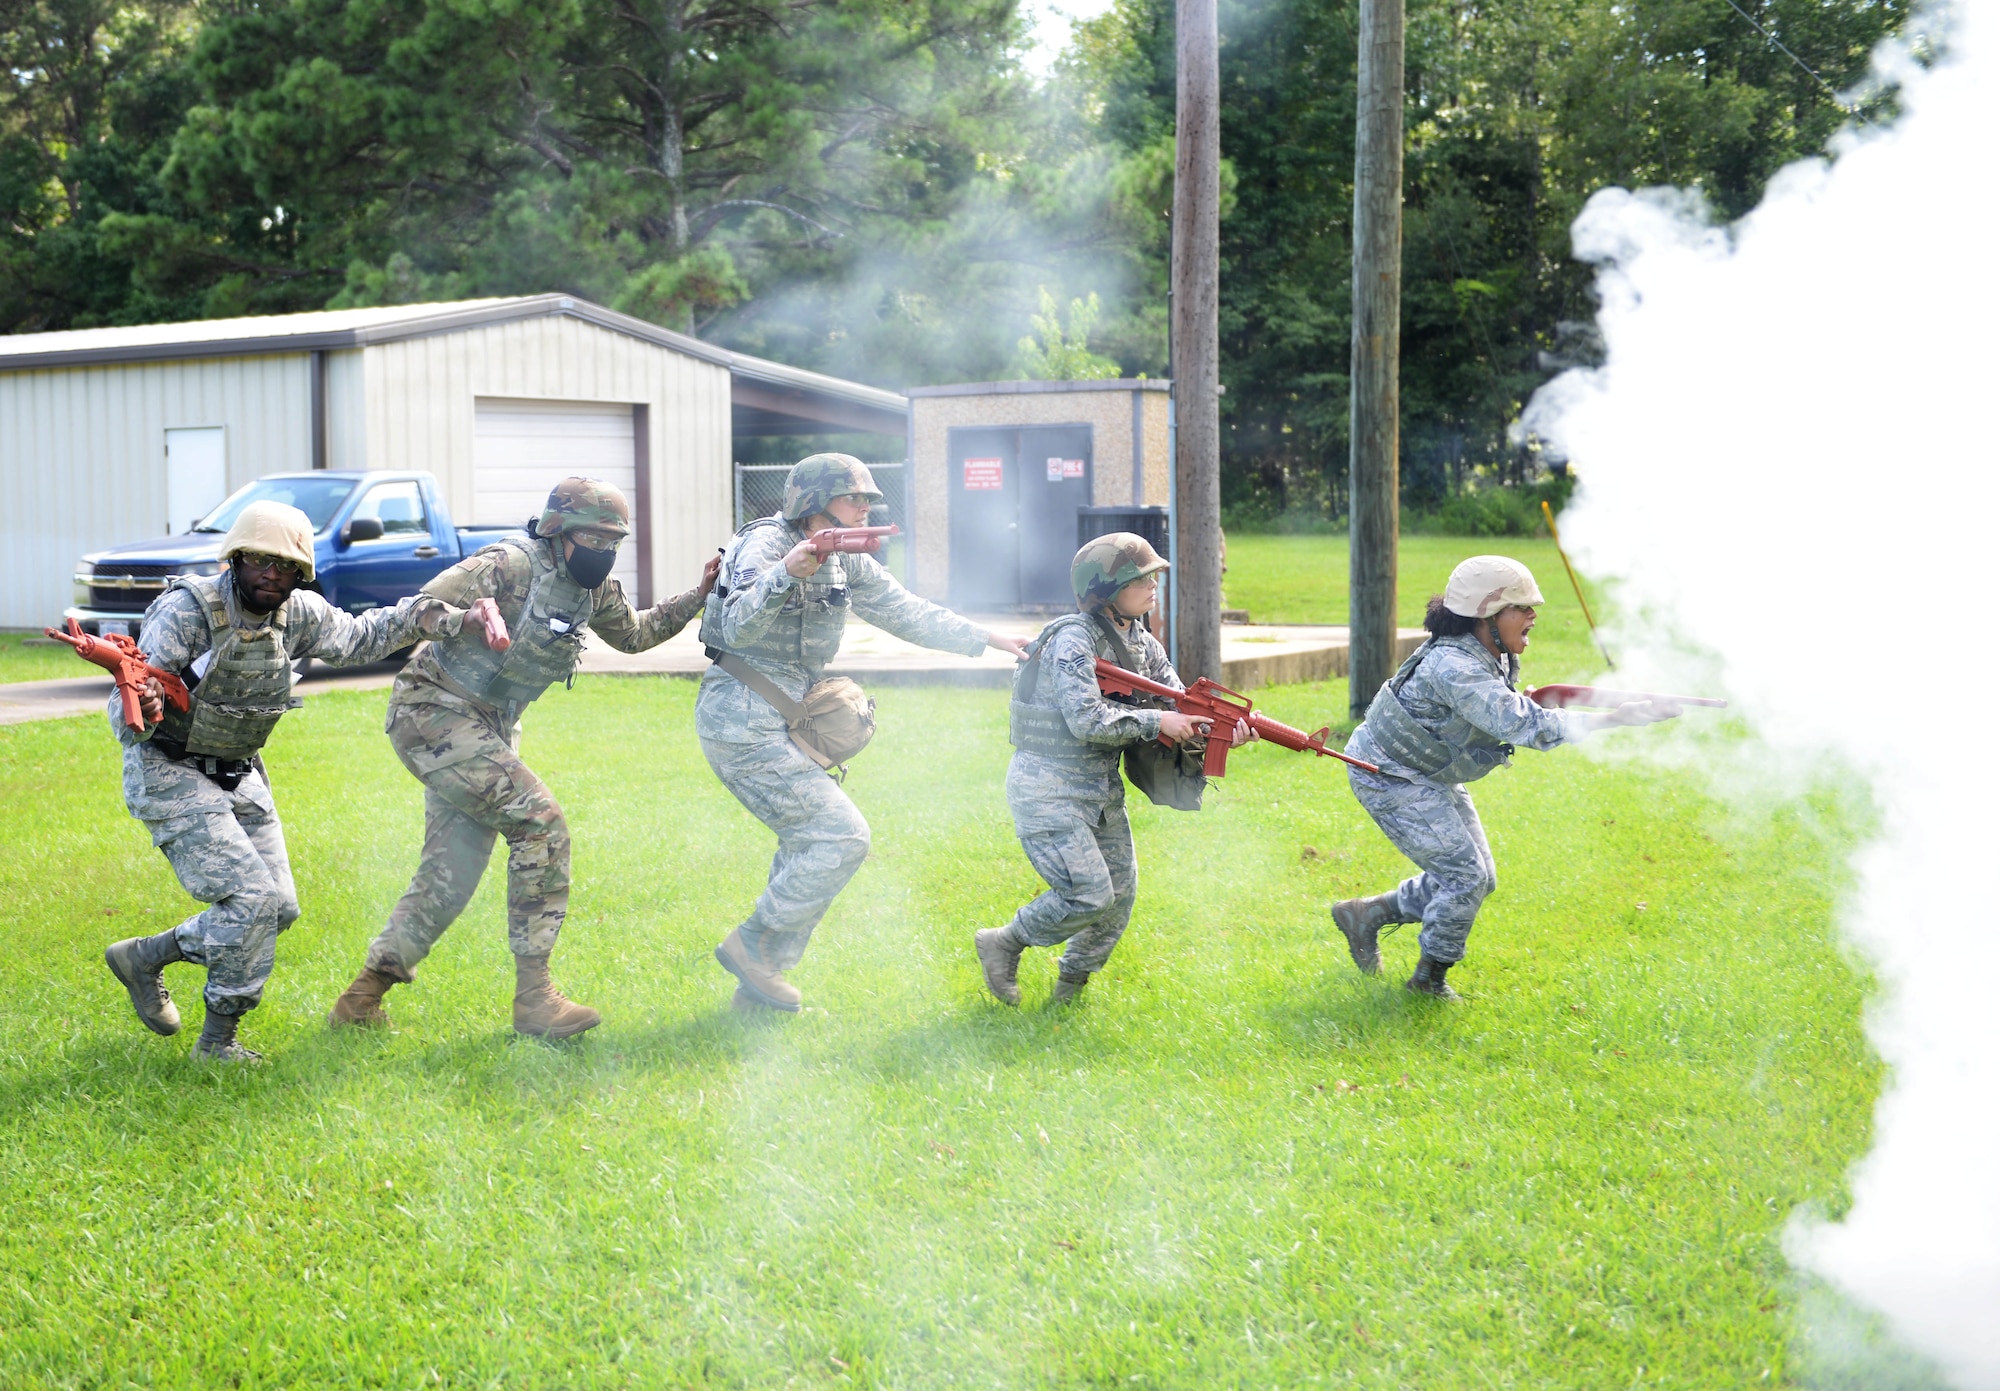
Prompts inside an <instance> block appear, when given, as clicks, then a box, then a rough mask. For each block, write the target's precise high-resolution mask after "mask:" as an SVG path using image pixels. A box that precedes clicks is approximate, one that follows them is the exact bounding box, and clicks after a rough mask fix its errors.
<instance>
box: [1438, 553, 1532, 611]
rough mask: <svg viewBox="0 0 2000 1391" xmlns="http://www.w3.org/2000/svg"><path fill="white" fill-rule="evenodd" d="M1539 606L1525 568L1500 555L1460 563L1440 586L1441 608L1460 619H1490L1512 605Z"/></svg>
mask: <svg viewBox="0 0 2000 1391" xmlns="http://www.w3.org/2000/svg"><path fill="white" fill-rule="evenodd" d="M1541 602H1542V591H1541V590H1540V589H1539V588H1537V587H1536V585H1535V577H1534V576H1533V575H1531V574H1529V573H1528V567H1527V566H1525V565H1523V564H1522V563H1521V562H1520V561H1518V560H1509V559H1508V558H1507V557H1506V556H1504V555H1475V556H1473V557H1472V558H1471V559H1470V560H1461V561H1460V562H1459V563H1458V567H1457V568H1456V569H1454V570H1453V571H1452V572H1451V578H1450V579H1448V580H1446V581H1445V585H1444V606H1445V607H1446V608H1448V609H1450V610H1451V611H1452V612H1453V613H1455V614H1457V615H1458V616H1459V617H1460V618H1490V617H1492V616H1493V615H1494V614H1496V613H1498V612H1500V610H1502V609H1504V608H1510V607H1512V606H1514V605H1516V604H1520V605H1524V606H1526V607H1529V608H1533V607H1534V606H1535V605H1536V604H1539V603H1541Z"/></svg>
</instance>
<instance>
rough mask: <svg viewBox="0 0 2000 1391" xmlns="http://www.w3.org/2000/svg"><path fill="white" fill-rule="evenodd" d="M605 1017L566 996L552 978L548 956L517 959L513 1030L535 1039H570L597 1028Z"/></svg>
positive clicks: (515, 959)
mask: <svg viewBox="0 0 2000 1391" xmlns="http://www.w3.org/2000/svg"><path fill="white" fill-rule="evenodd" d="M602 1018H603V1016H602V1015H600V1014H599V1013H598V1012H597V1011H596V1010H594V1009H592V1008H591V1007H590V1006H589V1005H579V1004H576V1003H575V1002H574V1001H571V1000H566V999H564V998H563V993H562V991H560V990H558V989H556V988H555V986H554V985H552V984H551V983H550V981H549V959H548V958H547V957H546V956H517V957H515V958H514V1032H515V1033H517V1034H529V1035H532V1036H533V1037H535V1038H570V1037H572V1036H574V1035H576V1034H580V1033H582V1032H583V1031H584V1030H585V1029H594V1028H596V1027H597V1025H598V1023H599V1021H600V1020H602Z"/></svg>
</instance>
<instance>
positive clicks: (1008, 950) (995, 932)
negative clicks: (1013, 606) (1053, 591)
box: [973, 532, 1181, 1004]
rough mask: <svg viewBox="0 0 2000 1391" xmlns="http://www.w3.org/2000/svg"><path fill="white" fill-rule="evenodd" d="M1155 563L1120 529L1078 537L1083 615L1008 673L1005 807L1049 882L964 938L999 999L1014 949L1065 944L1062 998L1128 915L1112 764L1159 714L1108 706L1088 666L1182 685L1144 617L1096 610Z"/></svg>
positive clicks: (1062, 622)
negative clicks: (1005, 919)
mask: <svg viewBox="0 0 2000 1391" xmlns="http://www.w3.org/2000/svg"><path fill="white" fill-rule="evenodd" d="M1166 568H1167V563H1166V562H1165V561H1164V560H1161V559H1160V558H1159V556H1157V555H1156V554H1155V553H1154V551H1153V549H1152V547H1151V546H1149V545H1147V543H1146V542H1145V541H1144V540H1143V539H1142V538H1140V537H1138V536H1135V535H1132V534H1131V533H1129V532H1116V533H1113V534H1112V535H1110V536H1104V537H1099V538H1097V539H1096V540H1095V541H1091V542H1089V543H1087V544H1086V545H1085V546H1084V547H1083V548H1082V549H1081V550H1079V551H1078V552H1077V556H1076V559H1075V561H1074V562H1073V564H1072V566H1071V572H1070V578H1071V583H1072V586H1073V587H1074V589H1075V591H1076V595H1077V602H1078V603H1079V604H1080V605H1083V606H1084V607H1085V609H1086V611H1085V612H1082V613H1074V614H1067V615H1065V616H1063V617H1061V618H1058V619H1057V620H1055V622H1053V623H1051V624H1050V625H1049V626H1048V627H1046V628H1044V629H1043V630H1042V633H1041V635H1040V636H1039V637H1037V638H1036V639H1035V642H1034V644H1033V646H1032V647H1031V648H1030V652H1031V654H1032V655H1031V657H1030V660H1029V661H1028V662H1027V663H1025V664H1024V665H1023V666H1022V667H1021V668H1020V670H1019V671H1018V672H1017V673H1016V674H1015V678H1014V698H1013V700H1012V702H1010V705H1009V709H1008V738H1009V740H1010V741H1011V742H1012V743H1013V745H1014V756H1013V758H1012V759H1011V760H1010V761H1009V762H1008V764H1007V808H1008V810H1009V811H1011V812H1012V813H1013V815H1014V833H1015V835H1017V836H1018V837H1019V838H1020V841H1021V849H1022V850H1023V851H1024V852H1025V853H1026V854H1027V856H1028V863H1030V864H1032V865H1033V866H1034V867H1035V873H1037V874H1039V875H1041V877H1042V881H1043V882H1044V883H1046V884H1047V885H1048V886H1049V887H1048V890H1047V892H1045V893H1043V894H1041V895H1039V896H1038V897H1036V898H1035V899H1033V900H1032V901H1030V902H1029V903H1028V904H1027V905H1026V906H1025V907H1023V908H1022V909H1021V910H1020V911H1019V912H1018V913H1016V914H1015V915H1014V918H1013V920H1012V921H1011V922H1009V923H1008V924H1007V925H1006V926H1005V927H1003V928H998V929H987V930H983V931H981V932H978V933H976V934H974V938H973V940H974V944H975V946H976V947H977V948H978V951H979V956H980V961H981V964H982V965H983V966H984V967H985V968H986V973H987V984H988V986H989V988H991V989H992V991H993V993H994V994H995V995H996V996H998V997H999V998H1000V999H1001V1000H1002V1001H1004V1002H1005V1003H1007V1004H1018V1003H1019V1002H1020V987H1019V985H1018V984H1017V983H1016V973H1017V971H1018V969H1019V965H1020V956H1021V951H1022V950H1023V949H1024V948H1027V947H1047V946H1054V945H1055V944H1057V943H1058V942H1061V943H1066V944H1067V945H1065V946H1064V948H1063V954H1062V959H1061V962H1060V963H1059V971H1058V977H1057V983H1056V990H1055V994H1054V996H1053V998H1054V1000H1056V1001H1057V1002H1060V1001H1062V1000H1065V999H1068V998H1070V997H1071V996H1073V995H1075V994H1076V992H1077V991H1078V990H1079V989H1081V987H1082V986H1083V984H1084V983H1085V982H1086V981H1088V980H1089V978H1090V975H1091V973H1092V972H1094V971H1100V970H1102V969H1103V968H1104V963H1105V961H1106V960H1108V959H1109V957H1110V955H1111V950H1112V948H1113V947H1116V946H1117V945H1118V939H1119V938H1120V937H1122V936H1124V935H1125V928H1126V926H1127V925H1128V924H1129V923H1130V922H1131V920H1132V905H1133V903H1134V902H1135V901H1136V900H1137V898H1138V893H1139V861H1138V856H1137V854H1136V852H1135V851H1134V849H1133V845H1132V823H1131V821H1130V820H1129V819H1128V818H1127V817H1126V814H1125V775H1124V773H1123V772H1122V771H1121V769H1120V759H1121V757H1122V755H1123V753H1124V750H1125V748H1126V747H1127V746H1128V745H1131V744H1138V743H1143V742H1145V741H1147V740H1151V739H1157V738H1159V737H1160V716H1161V713H1162V712H1161V711H1159V710H1153V709H1144V708H1138V707H1134V706H1129V705H1124V704H1121V703H1119V702H1117V701H1113V700H1110V699H1107V698H1106V697H1105V695H1104V693H1103V692H1102V690H1100V689H1099V687H1098V684H1097V670H1096V663H1097V659H1098V658H1100V657H1102V658H1104V659H1105V660H1107V661H1111V662H1114V663H1116V664H1117V665H1119V666H1122V667H1125V668H1126V669H1127V670H1130V671H1135V672H1137V673H1139V674H1140V675H1141V676H1144V677H1146V678H1147V679H1148V680H1150V681H1155V682H1158V683H1159V684H1161V685H1163V686H1171V687H1173V688H1174V689H1175V690H1179V689H1181V679H1180V676H1179V675H1178V674H1177V673H1176V672H1175V671H1174V668H1173V663H1172V662H1170V661H1169V660H1168V659H1167V652H1166V649H1165V648H1164V647H1162V646H1160V644H1159V642H1158V641H1156V640H1155V639H1154V637H1153V635H1152V634H1151V633H1150V632H1148V631H1147V630H1146V625H1145V621H1144V620H1143V619H1133V620H1119V619H1117V618H1115V617H1112V616H1111V615H1110V614H1109V612H1108V608H1109V604H1110V601H1111V600H1112V599H1113V598H1114V597H1115V596H1116V595H1117V593H1118V591H1119V590H1120V589H1122V588H1123V587H1124V586H1125V585H1126V584H1129V583H1130V582H1132V581H1133V580H1136V579H1143V578H1144V577H1145V576H1147V575H1149V574H1156V573H1158V572H1160V571H1163V570H1165V569H1166ZM1090 610H1097V611H1098V612H1091V611H1090Z"/></svg>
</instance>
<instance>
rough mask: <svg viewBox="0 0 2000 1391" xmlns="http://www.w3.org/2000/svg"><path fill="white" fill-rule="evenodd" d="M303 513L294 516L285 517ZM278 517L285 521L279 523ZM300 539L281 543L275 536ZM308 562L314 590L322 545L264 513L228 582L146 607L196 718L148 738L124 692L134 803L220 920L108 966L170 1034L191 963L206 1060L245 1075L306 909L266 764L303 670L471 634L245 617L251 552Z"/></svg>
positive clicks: (404, 609) (285, 616) (306, 616)
mask: <svg viewBox="0 0 2000 1391" xmlns="http://www.w3.org/2000/svg"><path fill="white" fill-rule="evenodd" d="M280 509H281V510H282V512H284V513H295V515H294V516H293V517H284V516H282V515H280ZM274 518H275V519H276V520H275V521H274V520H273V519H274ZM279 526H285V527H288V528H289V532H290V536H289V539H280V538H279V537H278V536H277V534H276V530H275V528H277V527H279ZM246 548H250V549H260V550H263V551H268V552H271V553H274V554H278V555H280V556H284V557H287V558H297V557H299V556H301V555H302V556H303V557H304V559H303V561H300V562H299V563H300V565H301V569H302V571H303V573H304V577H305V578H306V579H307V580H310V579H311V577H312V566H311V558H312V533H311V528H310V525H309V524H308V523H307V521H306V518H305V516H304V514H303V513H296V511H295V509H293V508H289V507H284V506H283V504H280V503H253V504H251V506H250V507H249V508H246V509H245V510H244V513H243V515H242V516H241V517H239V518H238V520H237V523H236V525H235V526H234V527H232V528H231V530H230V533H229V535H228V536H226V537H225V538H224V539H223V547H222V555H223V560H224V562H225V568H224V570H223V573H221V574H220V575H216V576H213V577H210V576H183V577H180V578H177V579H175V580H174V581H173V583H172V584H171V585H170V586H169V587H168V589H167V591H166V593H164V594H162V595H161V596H160V597H159V598H158V599H156V600H155V601H154V602H153V604H152V606H151V607H150V608H149V609H147V611H146V616H145V618H144V620H143V621H142V624H141V627H140V630H139V639H138V642H139V648H140V650H141V651H142V652H144V653H145V654H146V658H147V660H148V661H149V662H150V663H151V664H152V665H154V666H156V667H159V668H160V669H161V670H163V671H171V672H176V673H179V674H180V675H181V677H182V680H183V682H184V683H185V684H186V686H187V687H188V692H189V709H187V710H186V711H180V710H175V709H173V708H172V707H171V706H169V707H167V709H166V713H165V718H164V719H163V720H162V721H161V722H160V723H159V724H157V725H154V726H151V727H150V728H148V729H145V730H143V731H142V730H135V729H131V728H129V727H128V726H127V725H126V723H125V717H124V712H123V706H122V704H121V702H120V699H119V696H118V694H117V692H115V691H114V692H113V693H112V696H111V702H110V706H109V717H110V720H111V727H112V729H113V730H114V731H115V732H116V733H117V735H118V738H119V740H120V741H121V742H122V743H123V744H124V745H125V805H126V807H127V808H128V809H129V810H130V811H131V813H132V815H133V816H134V817H135V818H137V819H138V820H139V821H141V822H143V823H144V824H145V826H146V829H147V830H148V831H149V832H150V833H151V834H152V837H153V844H154V845H155V846H157V847H158V848H159V850H160V853H161V854H163V855H165V856H166V858H167V862H168V863H169V864H171V865H172V866H173V868H174V874H175V876H176V877H177V878H179V880H180V882H181V886H182V887H183V888H185V889H186V890H187V891H188V893H189V894H190V895H192V896H193V897H194V898H196V899H199V900H200V901H201V902H203V903H206V904H208V905H209V906H208V907H207V908H205V909H203V910H202V911H201V912H199V913H197V914H195V915H194V916H193V917H190V918H188V919H187V920H186V921H184V922H182V923H181V924H180V925H179V926H177V927H174V928H172V929H171V930H169V931H167V932H163V933H160V934H158V935H157V936H154V937H147V938H133V939H130V940H128V941H125V942H120V943H116V944H114V945H113V946H112V947H111V948H110V950H109V951H108V952H107V953H106V959H107V962H108V963H109V964H110V965H111V967H112V970H113V972H114V974H117V975H119V978H120V981H121V983H123V984H125V985H126V987H127V989H128V990H129V991H130V992H131V995H132V1000H133V1005H134V1007H135V1008H136V1009H137V1011H138V1013H139V1017H140V1019H141V1020H142V1021H143V1022H144V1023H145V1024H146V1025H147V1027H148V1028H151V1029H153V1030H154V1031H155V1032H156V1033H162V1034H171V1033H174V1032H175V1031H176V1030H178V1029H179V1027H180V1014H179V1011H178V1010H176V1009H175V1008H174V1006H173V1003H172V999H171V997H170V996H169V995H168V993H167V991H166V989H165V987H164V986H163V985H162V984H161V983H160V979H159V973H160V971H161V969H162V968H164V967H165V966H168V965H171V964H173V963H174V962H177V961H191V962H193V963H195V964H196V965H199V966H203V967H206V968H207V971H208V980H207V984H206V985H205V987H204V988H203V992H202V994H203V998H204V1000H205V1001H206V1003H207V1006H208V1020H209V1022H208V1024H207V1025H206V1026H205V1027H204V1030H203V1037H202V1042H201V1044H199V1045H198V1046H197V1049H198V1052H199V1053H200V1054H201V1055H202V1056H207V1057H215V1058H222V1059H226V1060H230V1061H241V1060H254V1059H255V1058H256V1056H257V1055H256V1054H254V1053H251V1052H250V1051H249V1050H248V1049H245V1048H243V1047H242V1046H241V1045H240V1044H237V1043H236V1042H235V1030H236V1021H237V1020H238V1019H240V1017H241V1016H243V1015H244V1014H247V1013H249V1012H250V1011H251V1010H253V1009H255V1008H256V1007H257V1005H258V1004H259V1002H260V1001H261V1000H262V999H263V994H264V986H265V983H266V982H267V981H268V980H269V979H270V976H271V969H272V966H273V964H274V962H275V961H276V957H277V940H278V934H279V933H281V932H283V931H284V930H285V929H286V928H288V927H290V926H291V924H292V923H293V922H294V921H296V920H297V918H298V916H299V903H298V898H297V895H296V893H295V891H294V888H293V884H292V870H291V862H290V859H289V857H288V856H287V855H286V852H285V834H284V828H283V827H282V826H281V825H280V823H279V820H278V810H277V805H276V803H275V802H274V801H273V800H272V797H271V785H270V780H269V778H268V777H267V775H266V774H265V771H264V761H263V757H262V752H263V748H264V745H265V743H266V742H267V741H268V740H269V739H270V737H271V733H272V731H273V730H274V729H275V728H276V727H277V724H278V721H279V720H280V719H281V718H282V717H283V716H284V714H285V712H286V711H287V710H290V709H293V708H295V707H296V706H298V705H299V703H300V702H299V701H298V700H297V699H295V698H294V697H293V695H292V671H293V665H292V664H293V663H294V662H296V661H298V660H299V659H300V658H302V657H311V658H312V659H313V660H315V661H320V662H325V663H326V664H327V665H329V666H354V665H357V664H360V663H365V662H374V661H380V660H381V659H382V658H384V657H386V656H388V655H389V654H390V653H391V652H394V651H396V650H397V649H399V648H403V647H407V646H409V645H410V644H411V643H413V642H416V641H418V640H419V639H420V638H422V637H426V636H429V637H442V636H445V635H446V634H451V633H456V632H457V631H458V628H459V624H460V620H461V618H462V615H461V614H460V613H459V612H458V611H457V610H456V609H454V608H452V607H451V606H450V605H448V604H446V603H445V602H443V601H442V600H439V599H436V598H430V597H426V596H422V595H417V596H412V597H411V598H408V599H405V600H403V602H401V603H400V604H397V605H395V606H394V607H393V608H377V609H371V610H369V611H368V612H367V613H364V614H360V615H358V616H356V615H351V614H347V613H343V612H341V611H340V610H339V609H336V608H334V607H333V606H332V605H331V604H329V603H327V601H326V600H325V599H324V598H322V597H321V596H320V595H318V594H316V593H313V592H312V591H311V590H306V589H300V590H296V591H294V592H293V593H292V595H291V597H290V598H289V599H287V600H286V601H285V602H284V604H283V605H281V606H280V607H279V608H278V609H277V610H276V611H275V612H272V613H268V614H259V613H256V612H254V611H252V610H250V609H248V608H246V607H245V606H244V604H243V602H242V600H241V597H240V596H239V594H238V592H237V588H236V582H235V576H234V574H233V573H232V571H231V570H230V569H229V568H228V567H227V562H228V560H229V559H230V557H232V556H233V555H234V554H235V553H236V552H237V551H239V550H242V549H246Z"/></svg>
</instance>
